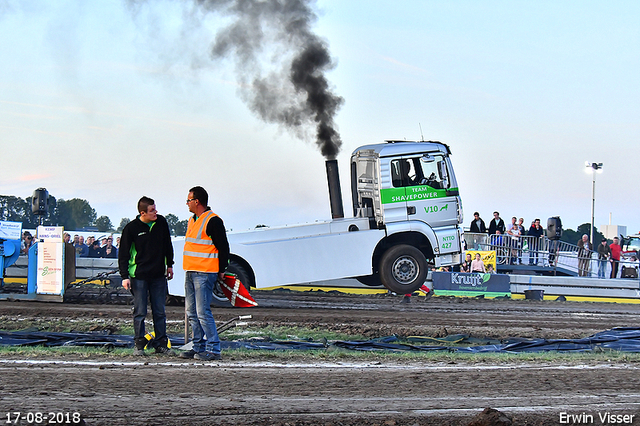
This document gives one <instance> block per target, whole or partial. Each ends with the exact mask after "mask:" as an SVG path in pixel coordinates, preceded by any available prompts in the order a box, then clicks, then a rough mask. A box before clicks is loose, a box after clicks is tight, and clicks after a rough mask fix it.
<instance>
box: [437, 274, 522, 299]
mask: <svg viewBox="0 0 640 426" xmlns="http://www.w3.org/2000/svg"><path fill="white" fill-rule="evenodd" d="M432 277H433V291H434V294H435V295H436V296H467V297H475V296H480V295H483V296H485V297H502V296H510V295H511V283H510V280H509V276H508V275H504V274H482V273H471V274H468V273H464V272H433V275H432Z"/></svg>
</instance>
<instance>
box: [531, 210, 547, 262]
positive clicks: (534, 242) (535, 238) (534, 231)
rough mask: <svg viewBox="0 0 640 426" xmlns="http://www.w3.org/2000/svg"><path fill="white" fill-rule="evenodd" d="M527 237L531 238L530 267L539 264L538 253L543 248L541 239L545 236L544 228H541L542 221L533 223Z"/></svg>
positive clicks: (538, 220) (537, 220)
mask: <svg viewBox="0 0 640 426" xmlns="http://www.w3.org/2000/svg"><path fill="white" fill-rule="evenodd" d="M527 235H528V236H529V237H530V238H529V265H537V264H538V253H539V251H540V248H541V247H542V240H541V238H542V237H543V236H544V228H543V227H542V226H540V219H536V220H534V221H533V222H531V227H530V228H529V232H528V233H527Z"/></svg>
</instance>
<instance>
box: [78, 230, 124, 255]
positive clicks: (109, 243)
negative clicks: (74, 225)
mask: <svg viewBox="0 0 640 426" xmlns="http://www.w3.org/2000/svg"><path fill="white" fill-rule="evenodd" d="M72 244H73V247H75V249H76V256H77V257H90V258H109V259H117V258H118V247H119V246H120V237H118V238H116V244H115V245H114V244H113V236H108V237H106V238H102V240H97V239H96V237H94V236H93V235H91V236H89V237H87V243H86V244H85V242H84V237H83V236H82V235H74V236H73V243H72Z"/></svg>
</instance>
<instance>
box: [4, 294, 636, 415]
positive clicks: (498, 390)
mask: <svg viewBox="0 0 640 426" xmlns="http://www.w3.org/2000/svg"><path fill="white" fill-rule="evenodd" d="M255 297H256V300H258V302H259V303H260V307H258V308H251V309H224V308H216V309H214V315H215V316H216V319H217V320H218V321H219V322H221V321H224V320H226V319H230V318H233V317H235V316H237V315H243V314H249V313H250V314H251V315H253V319H252V320H251V321H252V322H253V323H254V324H255V325H260V326H263V325H289V326H294V327H295V326H304V327H318V328H322V329H330V330H335V331H344V332H348V333H353V334H362V335H365V336H368V337H380V336H385V335H389V334H394V333H395V334H401V335H423V336H440V337H442V336H445V335H447V334H456V333H468V334H471V335H472V336H475V337H493V338H505V337H514V336H520V337H545V338H568V337H584V336H588V335H590V334H593V333H595V332H598V331H602V330H606V329H610V328H612V327H621V326H625V327H637V326H640V324H639V323H640V321H639V320H638V315H637V313H638V307H637V306H635V305H621V304H606V303H598V304H595V303H571V302H569V303H568V302H549V301H544V302H533V301H512V300H477V299H459V298H458V299H450V298H431V299H428V300H426V299H425V298H415V297H414V298H412V301H411V303H409V304H404V303H400V301H401V298H399V297H392V296H384V295H366V296H365V295H336V294H309V293H304V294H299V293H278V294H272V293H266V292H257V293H255ZM167 312H168V317H169V320H171V321H174V322H175V323H178V322H179V321H180V320H182V319H183V318H184V308H183V307H181V306H169V307H168V308H167ZM130 315H131V310H130V307H129V306H126V305H96V304H93V305H87V304H84V305H81V304H56V303H37V302H9V301H4V302H0V319H2V320H3V321H4V322H5V323H9V322H10V320H16V321H17V320H19V319H25V320H29V321H33V320H41V321H42V322H43V323H46V322H47V321H49V322H50V321H52V320H53V321H55V319H56V318H60V319H65V320H69V319H78V320H83V319H96V318H97V319H101V320H104V322H105V324H109V326H113V324H118V323H125V322H127V321H130ZM223 355H224V360H223V361H216V362H210V363H203V362H194V361H187V360H181V359H177V358H167V357H161V356H156V355H152V356H148V357H146V358H145V359H143V360H141V359H139V358H134V357H133V356H132V357H117V358H115V357H110V356H108V355H103V356H95V357H91V358H89V359H87V358H81V357H79V356H59V357H51V356H40V357H37V358H32V359H18V358H17V357H15V356H8V355H6V356H4V357H3V358H1V359H0V377H2V381H1V383H0V415H2V416H4V417H3V418H1V419H0V421H2V422H5V421H6V420H7V419H9V420H12V421H13V419H14V417H7V413H11V412H14V411H20V412H22V413H23V414H24V413H27V412H31V413H34V412H42V413H45V414H46V415H45V417H44V418H45V420H46V418H47V415H48V413H58V412H62V413H67V412H71V413H73V412H78V413H80V414H81V415H82V418H83V421H84V422H85V423H86V424H87V425H192V424H193V425H374V424H376V425H468V424H470V423H471V422H472V420H473V419H474V416H478V415H479V414H480V413H481V412H482V410H483V409H484V408H486V407H492V408H494V409H497V410H499V411H500V412H502V413H503V414H505V415H506V416H507V417H508V418H510V419H511V421H512V422H511V423H500V422H497V421H491V420H487V419H486V418H485V419H483V420H482V421H484V423H482V422H481V423H476V424H492V425H498V424H513V425H559V424H640V371H639V368H640V365H639V364H637V363H636V362H635V361H634V358H630V359H629V360H624V359H622V360H621V359H619V358H617V359H615V360H611V361H607V360H606V359H605V360H604V361H584V359H582V360H580V361H575V362H574V361H571V360H570V361H566V360H564V361H535V362H526V361H518V360H517V359H516V360H515V361H513V360H510V361H508V362H507V361H500V360H496V361H495V362H486V361H481V360H478V361H474V359H473V358H465V359H463V360H455V359H454V360H450V361H442V360H437V361H436V360H434V361H429V360H426V359H419V360H416V359H404V360H403V359H401V358H398V357H389V358H388V360H386V358H385V357H378V358H377V359H376V361H353V358H350V360H349V361H345V362H337V361H335V359H334V360H332V361H318V358H317V357H316V358H314V359H310V360H305V359H304V358H299V357H297V358H295V359H294V360H286V358H284V359H282V358H273V357H269V356H264V355H262V356H256V357H253V358H249V359H244V358H243V359H234V357H233V355H229V354H227V355H225V354H223ZM625 415H626V416H627V417H624V416H625ZM10 416H11V415H10ZM607 416H609V417H607ZM611 416H613V417H611ZM611 420H614V421H611ZM17 424H28V423H26V422H21V423H20V422H19V423H17ZM41 424H46V421H45V422H43V423H41Z"/></svg>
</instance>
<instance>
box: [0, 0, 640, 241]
mask: <svg viewBox="0 0 640 426" xmlns="http://www.w3.org/2000/svg"><path fill="white" fill-rule="evenodd" d="M312 7H313V9H314V11H315V13H316V14H317V20H316V21H315V23H314V26H313V30H314V31H315V33H317V34H318V35H319V36H320V37H322V38H323V39H324V40H326V42H327V43H328V46H329V49H330V53H331V55H332V58H333V59H334V61H335V63H336V66H335V68H334V69H333V70H331V71H330V72H328V74H327V78H328V80H329V81H330V84H331V85H332V90H333V91H334V93H335V94H337V95H339V96H341V97H342V98H343V99H344V104H343V106H342V107H341V109H340V110H339V111H338V113H337V115H336V117H335V123H336V125H337V127H338V130H339V131H340V135H341V138H342V141H343V147H342V151H341V152H340V154H339V155H338V157H337V158H338V161H339V164H340V167H341V180H342V189H343V199H344V203H345V212H346V213H347V215H349V214H350V212H351V208H350V205H351V196H350V192H349V191H350V184H349V172H348V171H349V169H348V164H349V157H350V155H351V153H352V152H353V150H354V149H355V148H357V147H358V146H360V145H363V144H369V143H378V142H383V141H384V140H385V139H407V140H419V139H421V137H422V136H421V130H420V128H422V134H423V135H424V138H425V139H427V140H439V141H442V142H445V143H447V144H449V145H450V147H451V150H452V152H453V155H452V160H453V163H454V167H455V169H456V175H457V179H458V184H459V186H460V194H461V197H462V200H463V205H464V211H465V226H468V225H469V222H470V220H471V219H472V213H473V212H474V211H476V210H477V211H479V212H480V214H481V216H482V217H483V218H484V219H485V220H486V221H487V222H488V220H489V219H490V218H491V213H492V212H493V211H494V210H499V211H500V213H501V215H502V217H503V218H505V219H507V218H509V217H511V216H514V215H515V216H518V217H520V216H522V217H524V218H525V221H526V224H529V223H530V221H531V220H532V219H534V218H536V217H539V218H542V219H543V222H546V218H548V217H550V216H556V215H558V216H560V217H561V218H562V220H563V224H564V226H565V227H568V228H573V229H575V228H576V227H577V226H578V225H579V224H581V223H585V222H590V220H591V218H590V216H591V190H592V182H591V174H588V173H586V172H585V170H586V168H585V161H590V162H602V163H604V169H603V173H602V174H599V175H597V180H596V215H595V217H596V219H595V222H596V226H598V227H599V226H600V225H604V224H608V223H609V216H610V215H611V217H612V223H613V224H619V225H626V226H628V230H629V232H630V233H633V232H638V231H640V218H639V215H638V211H640V197H638V189H637V186H638V165H639V164H640V162H639V149H638V143H639V142H640V84H639V82H640V78H639V75H640V74H639V71H638V70H640V2H637V1H562V2H558V1H449V0H447V1H445V0H442V1H428V0H424V1H372V0H366V1H359V0H349V1H344V0H320V1H318V2H317V3H312ZM231 19H232V18H230V17H228V16H218V15H217V14H216V13H209V14H203V13H195V12H194V7H193V3H192V2H189V1H183V2H179V1H152V0H149V1H147V2H142V3H141V4H137V3H128V2H125V1H121V2H119V1H114V0H109V1H101V0H93V1H91V2H87V1H82V0H77V1H74V0H67V1H55V2H42V1H25V0H20V1H12V0H0V32H1V33H2V37H1V38H0V58H2V65H1V66H0V143H1V148H2V152H1V154H0V194H1V195H16V196H19V197H22V198H26V197H28V196H30V195H31V194H32V193H33V191H34V190H35V189H36V188H39V187H45V188H47V189H48V190H49V193H50V194H51V195H53V196H55V197H56V198H63V199H71V198H83V199H86V200H88V201H89V203H90V204H91V206H92V207H94V208H95V210H96V212H97V214H98V216H101V215H107V216H109V217H110V218H111V220H112V222H113V224H114V225H115V226H117V225H118V224H119V223H120V219H121V218H123V217H130V218H131V217H134V216H135V214H136V212H135V206H136V203H137V200H138V198H139V197H140V196H142V195H147V196H150V197H152V198H154V199H155V200H156V205H157V208H158V210H159V212H160V213H161V214H168V213H173V214H176V215H177V216H178V217H179V218H180V219H186V218H187V217H188V210H187V207H186V205H185V200H186V197H187V192H188V189H189V188H190V187H192V186H194V185H202V186H203V187H205V188H206V189H207V190H208V191H209V194H210V197H211V199H210V205H211V207H212V208H213V210H214V211H215V212H216V213H218V214H219V215H220V216H221V217H222V218H223V219H224V220H225V224H226V226H227V228H230V229H233V230H241V229H247V228H251V227H253V226H255V225H257V224H267V225H272V226H273V225H282V224H293V223H303V222H311V221H315V220H327V219H329V218H330V208H329V202H328V193H327V183H326V177H325V166H324V158H323V157H322V155H321V154H320V152H319V150H318V149H317V148H316V146H315V143H314V141H313V139H312V138H310V139H308V140H301V139H299V138H297V137H296V136H295V135H293V134H291V133H290V132H288V131H287V130H286V129H283V128H281V127H279V126H278V125H276V124H271V123H265V122H263V121H262V120H261V119H260V118H259V117H257V116H256V115H255V114H253V113H252V112H251V111H250V110H249V108H248V107H247V105H246V104H245V103H244V102H243V100H242V99H241V96H240V91H239V87H240V84H239V82H238V80H237V78H236V74H235V66H236V65H235V62H234V60H233V58H222V59H215V60H214V59H212V56H211V55H210V50H211V45H212V43H213V41H214V39H215V36H216V34H217V33H218V32H219V31H220V29H221V28H223V27H224V26H226V25H228V24H229V23H230V22H231ZM274 62H277V61H274ZM265 66H266V67H267V68H268V67H269V66H271V67H273V66H276V67H277V64H275V65H274V63H270V64H265Z"/></svg>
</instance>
